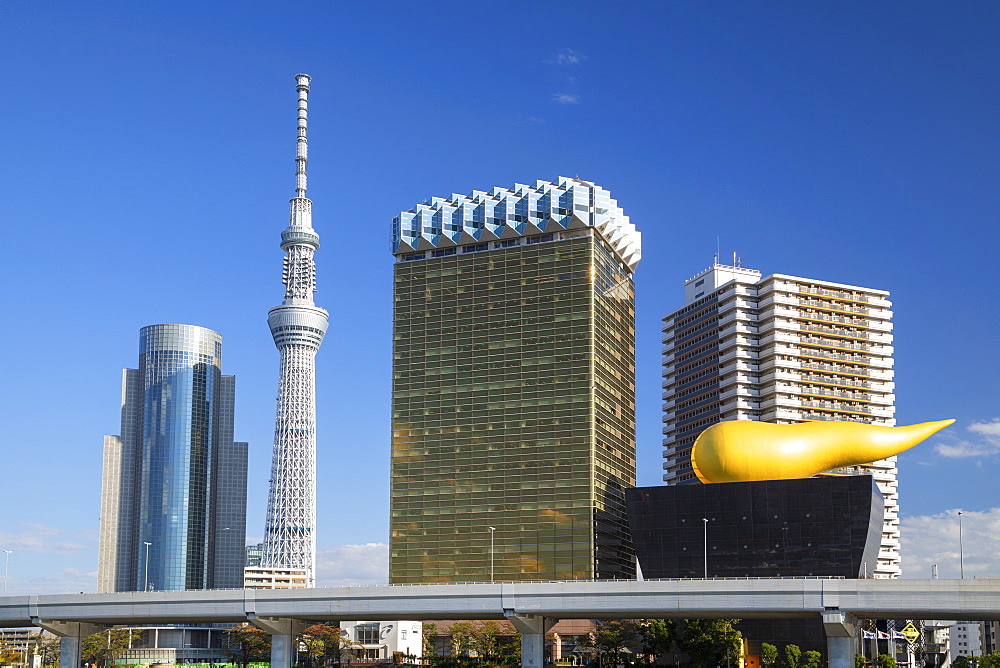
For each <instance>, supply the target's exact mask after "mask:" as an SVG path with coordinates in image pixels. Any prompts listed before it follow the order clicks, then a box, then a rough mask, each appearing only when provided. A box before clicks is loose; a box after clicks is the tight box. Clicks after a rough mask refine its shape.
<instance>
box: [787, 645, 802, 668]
mask: <svg viewBox="0 0 1000 668" xmlns="http://www.w3.org/2000/svg"><path fill="white" fill-rule="evenodd" d="M784 655H785V656H784V659H785V668H799V662H800V660H801V659H802V650H801V649H799V646H798V645H785V652H784Z"/></svg>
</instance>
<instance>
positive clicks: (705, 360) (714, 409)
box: [663, 263, 900, 578]
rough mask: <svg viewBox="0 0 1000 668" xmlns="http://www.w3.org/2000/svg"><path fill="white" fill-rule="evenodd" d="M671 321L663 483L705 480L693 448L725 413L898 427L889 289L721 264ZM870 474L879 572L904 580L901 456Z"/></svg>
mask: <svg viewBox="0 0 1000 668" xmlns="http://www.w3.org/2000/svg"><path fill="white" fill-rule="evenodd" d="M684 296H685V300H684V306H682V307H681V308H679V309H677V310H676V311H674V312H672V313H670V314H669V315H667V316H666V317H665V318H664V319H663V344H664V347H663V401H664V403H663V423H664V427H663V434H664V440H663V445H664V451H663V458H664V463H663V469H664V471H665V473H664V475H663V479H664V480H665V481H666V482H667V484H672V485H676V484H687V483H697V482H698V479H697V477H696V476H695V474H694V471H693V469H692V468H691V448H692V446H693V445H694V441H695V439H696V438H697V437H698V434H700V433H701V432H702V431H704V429H706V428H707V427H709V426H710V425H712V424H715V423H716V422H721V421H723V420H761V421H765V422H774V423H777V424H792V423H796V422H803V421H806V420H851V421H855V422H864V423H868V424H878V425H887V426H892V425H894V424H895V420H894V419H893V415H894V412H895V408H894V405H893V404H894V401H895V395H894V394H893V389H894V386H893V382H892V379H893V372H892V364H893V360H892V352H893V349H892V323H891V318H892V311H890V310H889V308H890V306H891V303H890V302H889V300H888V296H889V293H888V292H886V291H884V290H874V289H871V288H862V287H857V286H853V285H842V284H839V283H831V282H830V281H821V280H816V279H810V278H800V277H797V276H786V275H783V274H772V275H770V276H765V277H762V276H761V273H760V272H759V271H755V270H752V269H745V268H743V267H741V266H739V265H738V263H735V266H727V265H721V264H718V263H715V264H713V265H712V266H711V267H709V268H708V269H706V270H704V271H702V272H701V273H699V274H698V275H696V276H694V277H693V278H691V279H689V280H688V281H686V282H685V284H684ZM838 472H839V473H855V474H856V473H865V474H871V475H872V476H873V477H874V479H875V482H876V483H877V485H878V487H879V489H880V490H881V491H882V494H883V496H884V497H885V524H884V527H883V533H882V549H881V550H880V552H879V556H878V563H877V564H873V565H871V566H870V567H869V571H871V572H872V573H873V575H874V577H881V578H887V577H898V576H899V574H900V564H899V498H898V495H897V491H896V472H897V470H896V458H895V457H890V458H889V459H885V460H881V461H878V462H874V463H872V464H870V465H867V466H863V467H853V468H852V469H851V470H841V471H838Z"/></svg>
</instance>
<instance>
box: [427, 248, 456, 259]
mask: <svg viewBox="0 0 1000 668" xmlns="http://www.w3.org/2000/svg"><path fill="white" fill-rule="evenodd" d="M456 252H458V251H457V250H456V249H454V248H447V249H445V250H436V251H432V252H431V257H446V256H448V255H454V254H455V253H456Z"/></svg>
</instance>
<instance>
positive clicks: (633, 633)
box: [590, 621, 639, 668]
mask: <svg viewBox="0 0 1000 668" xmlns="http://www.w3.org/2000/svg"><path fill="white" fill-rule="evenodd" d="M638 640H639V632H638V629H637V628H636V625H635V624H634V623H632V622H626V621H622V622H619V621H610V622H598V624H597V627H596V628H595V629H594V630H593V632H591V634H590V642H591V644H592V645H593V646H594V649H596V650H597V658H598V661H599V662H600V664H601V666H602V668H604V667H606V666H617V665H619V664H622V663H625V661H624V655H625V653H626V652H627V651H628V649H629V646H630V645H634V644H635V643H636V642H637V641H638Z"/></svg>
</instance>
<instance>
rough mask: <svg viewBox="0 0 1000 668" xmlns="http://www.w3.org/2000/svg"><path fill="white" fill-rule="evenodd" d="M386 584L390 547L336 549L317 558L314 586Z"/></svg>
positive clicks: (375, 545) (379, 545)
mask: <svg viewBox="0 0 1000 668" xmlns="http://www.w3.org/2000/svg"><path fill="white" fill-rule="evenodd" d="M387 582H389V546H388V545H386V544H385V543H365V544H364V545H339V546H337V547H329V548H327V549H325V550H320V551H319V552H318V553H317V554H316V584H317V585H318V586H320V587H336V586H339V585H374V584H386V583H387Z"/></svg>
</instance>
